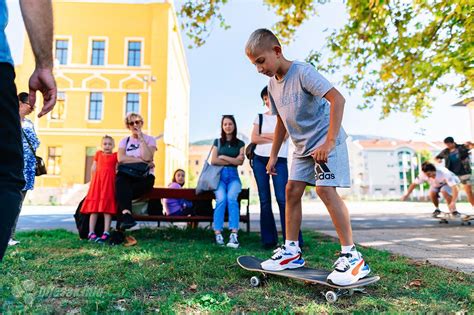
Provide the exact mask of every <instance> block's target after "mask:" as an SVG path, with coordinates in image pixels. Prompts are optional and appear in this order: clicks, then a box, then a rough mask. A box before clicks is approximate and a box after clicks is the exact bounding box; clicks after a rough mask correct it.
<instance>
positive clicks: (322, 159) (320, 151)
mask: <svg viewBox="0 0 474 315" xmlns="http://www.w3.org/2000/svg"><path fill="white" fill-rule="evenodd" d="M332 149H334V142H333V141H327V140H326V142H324V143H323V145H321V146H319V147H317V148H316V150H314V152H313V153H311V156H312V157H313V159H314V160H315V161H316V163H326V162H327V161H328V156H329V153H330V152H331V150H332Z"/></svg>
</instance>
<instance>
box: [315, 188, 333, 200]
mask: <svg viewBox="0 0 474 315" xmlns="http://www.w3.org/2000/svg"><path fill="white" fill-rule="evenodd" d="M334 192H335V188H334V187H328V186H316V193H317V194H318V196H319V198H321V199H322V200H327V199H329V198H330V197H331V196H332V195H333V194H334Z"/></svg>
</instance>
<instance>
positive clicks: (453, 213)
mask: <svg viewBox="0 0 474 315" xmlns="http://www.w3.org/2000/svg"><path fill="white" fill-rule="evenodd" d="M451 215H452V216H453V217H454V218H460V217H461V213H459V212H458V211H456V210H454V211H453V212H451Z"/></svg>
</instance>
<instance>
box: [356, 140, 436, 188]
mask: <svg viewBox="0 0 474 315" xmlns="http://www.w3.org/2000/svg"><path fill="white" fill-rule="evenodd" d="M444 147H445V146H444V144H443V143H442V142H429V141H402V140H382V139H373V140H355V141H351V140H349V141H348V148H349V159H350V166H351V180H352V189H351V190H352V194H355V195H370V196H380V197H397V196H400V195H402V194H403V193H404V192H405V191H406V189H407V187H408V185H409V184H410V183H411V182H412V180H413V179H414V178H415V177H416V176H417V174H418V171H419V169H418V167H419V166H420V165H421V155H422V154H421V152H422V151H425V152H429V153H430V154H431V156H432V157H434V156H436V155H437V154H438V153H439V152H440V151H441V150H442V149H444Z"/></svg>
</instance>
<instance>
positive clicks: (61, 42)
mask: <svg viewBox="0 0 474 315" xmlns="http://www.w3.org/2000/svg"><path fill="white" fill-rule="evenodd" d="M53 10H54V20H55V36H54V47H53V52H54V58H55V67H54V74H55V78H56V81H57V86H58V102H57V105H56V107H55V109H54V110H53V112H52V113H50V114H49V115H48V116H47V117H44V118H42V119H36V118H35V117H34V116H36V115H31V117H30V118H31V119H32V120H33V121H34V123H35V127H36V131H37V133H38V135H39V138H40V140H41V146H40V147H39V150H38V152H37V154H38V155H40V156H42V157H43V158H44V159H45V161H46V164H47V169H48V175H45V176H42V177H40V178H37V187H58V188H69V187H71V186H73V185H74V184H83V183H86V182H87V181H88V180H89V179H90V175H89V169H90V165H91V163H92V159H93V156H94V154H95V151H96V150H97V149H98V148H100V142H101V138H102V136H104V135H105V134H108V135H110V136H112V137H113V138H114V139H115V142H116V148H115V150H117V145H118V142H119V141H120V140H121V139H122V138H124V137H126V136H128V135H129V134H130V132H129V131H128V130H127V129H126V127H125V124H124V118H125V115H126V114H127V113H128V112H138V113H140V114H141V115H142V116H143V118H144V121H145V124H144V126H143V131H144V133H146V134H149V135H152V136H155V137H158V136H159V135H163V138H161V139H160V140H158V141H157V148H158V151H157V153H156V154H155V164H156V181H155V186H163V185H165V183H166V182H167V181H168V179H169V178H170V177H171V174H172V173H173V170H174V169H175V168H178V167H179V168H185V169H186V168H187V165H188V138H189V136H188V134H189V88H190V87H189V80H190V78H189V72H188V67H187V63H186V57H185V52H184V47H183V42H182V39H181V36H180V32H179V24H178V21H177V17H176V13H175V9H174V7H173V3H172V2H170V1H166V0H159V1H158V0H157V1H152V0H135V1H133V0H129V1H125V0H122V1H113V0H103V1H94V0H84V1H78V0H54V1H53ZM26 36H27V35H25V39H24V49H23V51H24V52H23V58H22V59H23V60H22V62H21V64H18V65H17V66H16V73H17V80H16V83H17V87H18V90H19V92H20V91H27V87H28V79H29V76H30V74H31V72H32V71H33V69H34V57H33V55H32V53H31V48H30V46H29V41H28V39H27V38H26ZM38 95H39V94H38ZM39 105H40V102H38V106H37V109H36V111H37V112H39V109H40V106H39Z"/></svg>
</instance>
